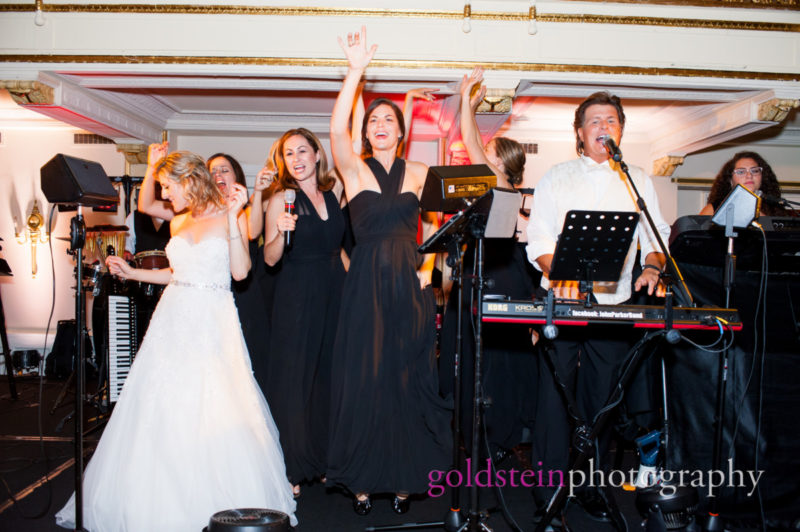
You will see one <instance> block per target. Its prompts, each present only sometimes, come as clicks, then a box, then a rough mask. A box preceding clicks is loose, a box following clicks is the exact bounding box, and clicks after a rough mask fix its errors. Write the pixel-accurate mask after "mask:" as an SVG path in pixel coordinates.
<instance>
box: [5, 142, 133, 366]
mask: <svg viewBox="0 0 800 532" xmlns="http://www.w3.org/2000/svg"><path fill="white" fill-rule="evenodd" d="M0 132H1V133H2V143H0V237H2V238H3V242H2V246H3V251H2V256H3V257H4V258H5V259H6V261H8V263H9V265H10V266H11V270H12V272H13V273H14V276H13V277H4V278H0V291H1V292H2V298H3V309H4V310H5V316H6V329H7V332H8V336H9V342H10V344H11V348H12V349H38V350H39V351H40V352H41V350H42V348H43V343H44V331H45V329H46V327H47V320H48V316H49V314H50V308H51V302H52V300H53V298H52V293H53V286H54V284H55V310H54V313H53V321H52V324H51V329H50V330H51V333H50V334H51V335H50V337H49V338H48V348H49V345H50V344H52V341H53V337H54V334H55V328H56V325H57V323H58V320H66V319H73V318H74V317H75V299H74V289H73V287H74V285H75V282H74V276H73V268H74V266H75V261H74V260H73V258H72V257H71V256H70V255H68V254H67V252H66V250H67V248H68V247H69V243H68V242H64V241H62V240H57V239H55V238H53V239H52V240H51V242H52V247H53V252H52V258H53V259H54V264H55V283H54V280H53V274H52V270H51V252H50V249H49V247H48V245H47V244H45V245H39V246H38V247H37V263H38V269H39V272H38V274H37V276H36V278H33V277H32V276H31V253H30V246H29V245H28V244H25V245H20V244H18V243H17V241H16V239H15V237H14V221H13V217H14V215H16V216H17V218H18V220H19V221H20V224H23V223H24V220H25V219H26V218H27V216H28V213H29V212H30V209H31V207H32V205H33V200H34V199H38V200H39V208H40V209H41V211H42V214H43V216H44V217H45V223H47V216H48V214H49V209H50V205H49V204H48V203H47V201H46V199H45V197H44V194H43V193H42V192H41V188H40V177H39V170H40V168H41V167H42V165H44V164H45V163H46V162H47V161H49V160H50V159H51V158H52V157H53V156H54V155H56V154H57V153H63V154H66V155H71V156H74V157H80V158H82V159H88V160H91V161H96V162H98V163H100V164H102V165H103V168H104V169H105V171H106V173H107V174H108V175H110V176H114V175H123V174H124V170H125V162H124V158H123V156H122V154H120V153H117V151H116V146H115V145H113V144H93V145H75V144H73V134H74V133H80V132H82V131H80V130H76V129H74V128H68V127H64V128H53V127H47V128H43V129H38V128H29V129H26V128H5V127H2V126H0ZM84 211H85V212H84V217H85V220H86V225H87V226H92V225H96V224H122V223H124V210H122V209H120V214H118V215H112V214H106V213H93V212H91V209H84ZM74 214H75V213H74V212H63V213H59V212H58V211H56V212H55V214H54V220H53V222H54V225H53V230H52V236H53V237H56V236H68V235H69V225H70V220H71V218H72V217H73V216H74ZM84 262H86V261H84Z"/></svg>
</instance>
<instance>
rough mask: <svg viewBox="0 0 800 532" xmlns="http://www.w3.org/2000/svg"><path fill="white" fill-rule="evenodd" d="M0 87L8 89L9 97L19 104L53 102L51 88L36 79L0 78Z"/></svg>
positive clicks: (46, 103) (45, 103)
mask: <svg viewBox="0 0 800 532" xmlns="http://www.w3.org/2000/svg"><path fill="white" fill-rule="evenodd" d="M0 89H6V90H8V93H9V94H10V95H11V98H12V99H13V100H14V101H15V102H17V103H18V104H19V105H31V104H35V105H49V104H52V103H53V98H54V96H53V88H52V87H50V86H48V85H45V84H44V83H39V82H38V81H27V80H6V81H3V80H0Z"/></svg>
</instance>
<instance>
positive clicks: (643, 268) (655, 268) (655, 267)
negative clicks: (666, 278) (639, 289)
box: [642, 264, 662, 275]
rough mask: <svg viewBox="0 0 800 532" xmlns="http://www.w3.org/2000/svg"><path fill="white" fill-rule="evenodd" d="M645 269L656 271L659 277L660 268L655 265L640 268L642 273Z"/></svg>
mask: <svg viewBox="0 0 800 532" xmlns="http://www.w3.org/2000/svg"><path fill="white" fill-rule="evenodd" d="M647 268H652V269H653V270H655V271H657V272H658V274H659V275H661V273H662V272H661V268H659V267H658V266H656V265H655V264H645V265H644V266H642V271H644V270H646V269H647Z"/></svg>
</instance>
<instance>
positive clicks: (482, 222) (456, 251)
mask: <svg viewBox="0 0 800 532" xmlns="http://www.w3.org/2000/svg"><path fill="white" fill-rule="evenodd" d="M478 166H485V165H478ZM439 168H445V167H439ZM448 168H449V167H448ZM452 168H454V169H455V168H463V167H452ZM487 168H488V167H487ZM439 178H440V176H437V175H435V174H434V175H432V174H430V173H429V174H428V181H427V182H426V185H425V186H426V188H427V187H428V182H430V181H431V180H434V182H436V180H438V179H439ZM432 188H433V190H436V187H435V186H433V187H432ZM439 190H442V189H441V188H440V189H439ZM428 200H429V201H428V205H429V206H431V207H433V209H438V208H444V207H446V206H447V205H449V204H448V203H447V202H446V201H445V199H444V198H443V199H442V200H441V201H438V200H435V198H433V199H432V198H431V197H429V198H428ZM459 201H462V200H459ZM519 203H520V197H519V194H518V193H516V192H514V191H513V190H508V189H503V188H493V189H490V190H488V191H487V192H486V193H484V194H483V195H482V196H480V197H479V198H477V199H476V200H475V201H474V202H472V203H471V204H470V205H469V207H467V208H466V209H464V210H463V211H460V212H458V213H457V214H455V215H454V216H453V217H452V218H450V219H449V220H448V221H447V222H446V223H445V224H443V225H442V227H440V228H439V230H438V231H436V233H434V234H433V236H431V237H430V238H429V239H428V240H426V241H425V242H423V243H422V245H420V246H419V248H418V251H419V252H420V253H440V252H446V253H448V259H447V262H448V265H450V267H451V268H452V269H453V272H454V275H455V276H458V277H459V278H458V279H456V278H455V277H454V280H458V302H459V304H458V309H457V311H456V312H457V318H456V327H457V329H456V352H455V356H454V362H455V363H454V374H453V379H454V387H453V401H454V403H453V416H454V421H453V467H454V469H456V470H460V468H461V445H460V444H459V442H460V439H461V414H460V405H461V364H460V349H461V320H462V307H463V289H462V284H463V283H462V282H461V279H460V275H461V267H462V260H461V259H462V257H461V255H462V253H461V245H462V244H463V243H464V242H466V241H467V240H469V239H472V238H474V239H476V241H477V246H476V247H477V255H478V258H477V263H476V268H477V274H476V280H475V283H474V285H473V287H477V301H482V300H483V288H484V285H485V283H486V280H485V279H484V277H483V244H484V239H485V238H511V237H512V236H514V231H515V230H516V223H517V214H518V212H519ZM482 326H483V309H482V305H478V315H477V318H476V322H475V376H474V381H473V386H474V394H473V402H472V449H473V452H477V451H475V450H476V449H479V448H480V447H479V443H480V440H479V436H480V432H479V428H480V427H479V421H480V416H481V407H482V404H483V398H482V392H481V355H482V351H483V346H482V340H481V338H482V336H481V335H482V332H481V331H482ZM482 517H483V516H482V515H481V512H480V511H479V509H478V486H477V484H476V483H471V487H470V506H469V512H468V514H467V518H466V520H465V519H464V517H463V516H462V515H461V505H460V497H459V492H458V488H457V487H453V488H452V491H451V503H450V510H449V511H448V512H447V515H446V516H445V518H444V520H442V521H433V522H423V523H405V524H399V525H383V526H369V527H366V528H365V530H366V531H368V532H373V531H378V530H412V529H420V528H439V527H441V528H444V530H446V531H447V532H461V531H467V532H479V531H482V532H491V529H490V528H489V527H488V526H486V524H484V523H483V522H481V519H482Z"/></svg>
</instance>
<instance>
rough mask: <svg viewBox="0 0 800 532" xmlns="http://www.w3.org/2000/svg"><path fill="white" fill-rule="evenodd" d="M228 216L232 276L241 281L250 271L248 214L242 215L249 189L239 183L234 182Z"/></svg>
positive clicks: (228, 198) (228, 199) (229, 198)
mask: <svg viewBox="0 0 800 532" xmlns="http://www.w3.org/2000/svg"><path fill="white" fill-rule="evenodd" d="M225 203H226V204H227V207H228V209H227V212H226V217H227V221H228V248H229V253H230V258H231V259H230V260H231V277H233V278H234V279H235V280H237V281H241V280H242V279H244V278H245V277H247V274H248V273H250V266H251V263H250V251H249V249H248V243H247V220H246V216H240V214H241V212H242V208H243V207H244V204H245V203H247V189H246V188H244V187H243V186H242V185H240V184H238V183H234V184H233V192H232V193H231V194H229V195H228V197H227V199H226V201H225Z"/></svg>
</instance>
